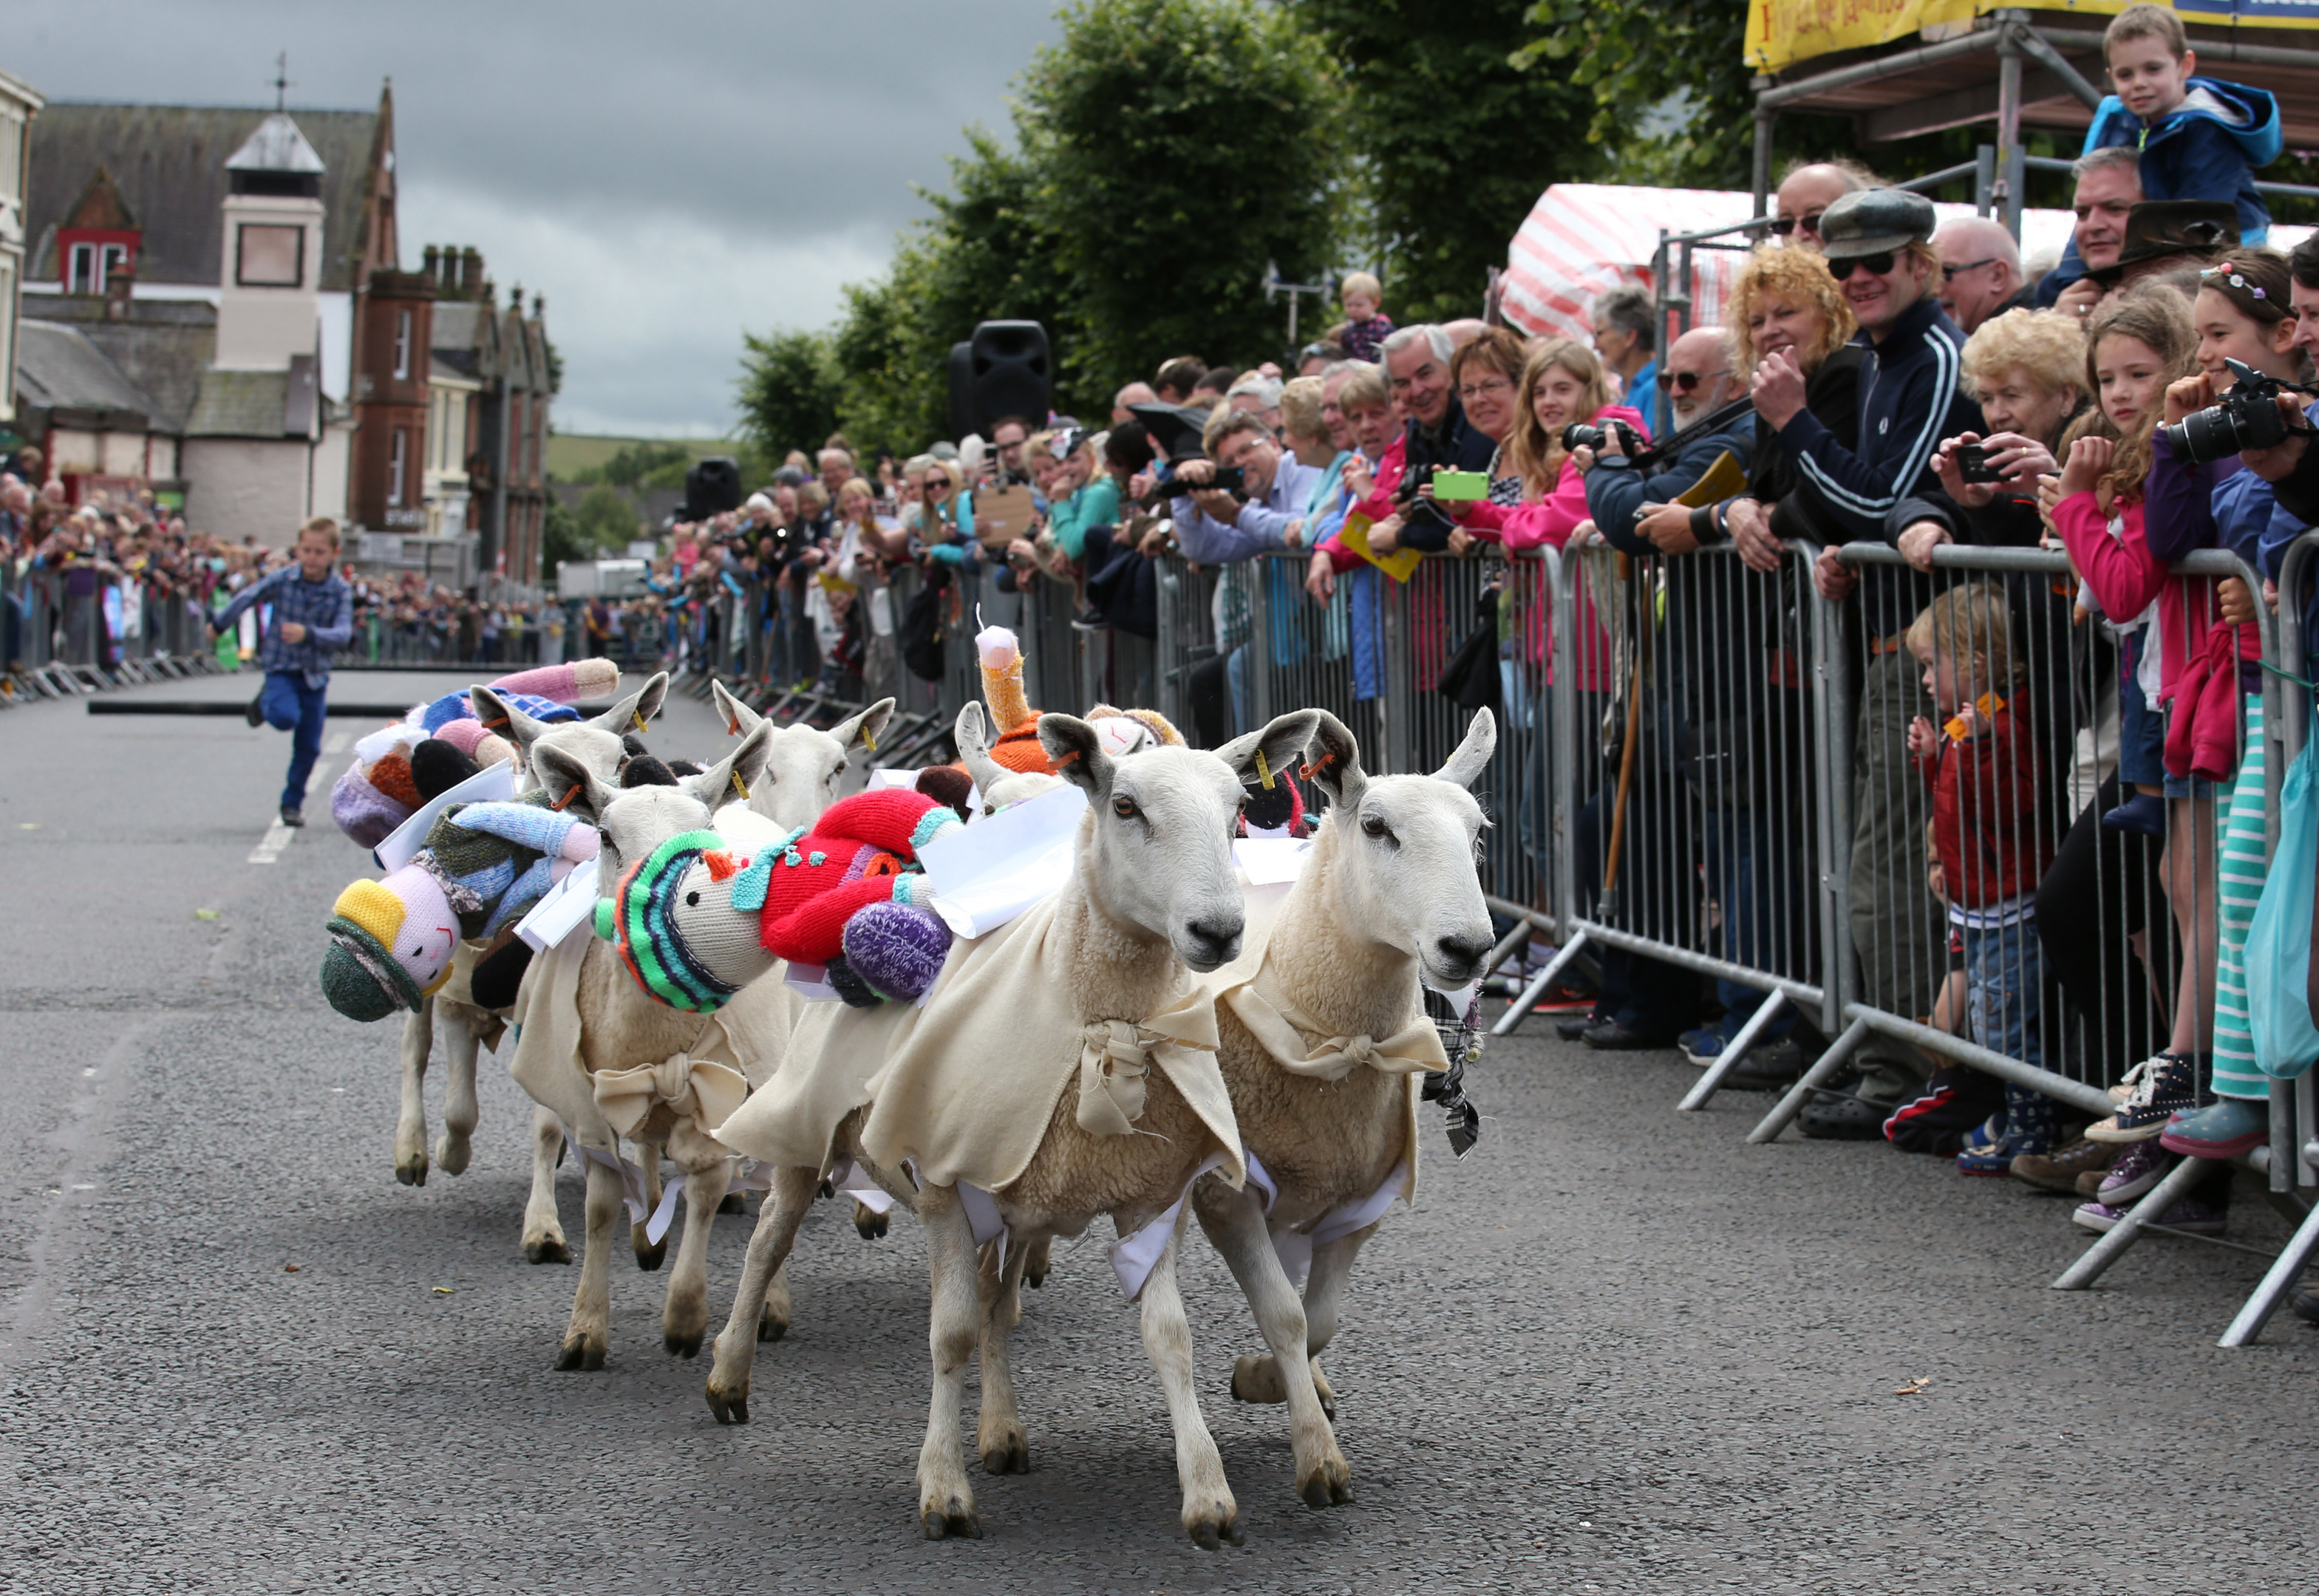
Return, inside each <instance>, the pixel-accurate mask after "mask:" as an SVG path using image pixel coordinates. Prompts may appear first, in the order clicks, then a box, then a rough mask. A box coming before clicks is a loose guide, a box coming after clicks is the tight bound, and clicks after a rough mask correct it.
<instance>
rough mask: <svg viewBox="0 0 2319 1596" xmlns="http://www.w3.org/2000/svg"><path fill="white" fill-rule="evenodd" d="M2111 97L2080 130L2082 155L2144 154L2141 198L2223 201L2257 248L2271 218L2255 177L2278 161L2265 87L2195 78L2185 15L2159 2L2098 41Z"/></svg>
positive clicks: (2274, 112)
mask: <svg viewBox="0 0 2319 1596" xmlns="http://www.w3.org/2000/svg"><path fill="white" fill-rule="evenodd" d="M2102 54H2103V56H2104V57H2105V58H2106V59H2107V61H2108V63H2109V78H2110V83H2111V85H2112V86H2114V87H2115V88H2116V91H2117V92H2116V94H2113V95H2107V97H2105V98H2104V99H2103V101H2102V103H2101V104H2100V105H2099V106H2098V107H2096V109H2095V111H2094V120H2093V125H2092V126H2090V127H2089V128H2088V129H2087V130H2086V149H2089V150H2090V149H2101V148H2102V147H2104V146H2105V145H2112V144H2116V145H2125V146H2126V147H2127V148H2129V149H2138V150H2140V151H2141V152H2142V193H2143V198H2144V199H2152V200H2229V201H2232V202H2233V203H2235V204H2236V205H2237V206H2238V208H2239V241H2240V242H2241V243H2242V244H2249V245H2253V244H2260V243H2261V242H2262V241H2263V239H2264V238H2265V237H2266V236H2267V235H2268V234H2269V230H2270V212H2269V210H2267V209H2266V208H2265V207H2264V205H2263V203H2262V196H2261V195H2260V194H2257V193H2256V192H2255V186H2254V174H2255V170H2256V169H2257V168H2258V167H2267V166H2269V164H2270V163H2271V162H2272V161H2274V160H2277V159H2278V152H2279V148H2280V145H2281V143H2282V136H2281V134H2280V131H2279V122H2278V100H2276V99H2275V98H2273V97H2272V96H2271V95H2270V94H2269V91H2268V90H2265V89H2259V88H2249V87H2247V86H2245V85H2243V84H2236V83H2224V81H2222V79H2220V78H2217V77H2196V76H2194V74H2195V73H2196V72H2197V67H2198V58H2197V52H2196V51H2194V50H2191V48H2190V41H2189V37H2188V35H2187V34H2185V33H2184V32H2183V31H2182V23H2181V19H2180V18H2179V17H2177V16H2176V15H2175V14H2174V13H2173V12H2172V11H2171V10H2170V9H2169V8H2168V7H2166V6H2163V5H2129V6H2127V7H2126V8H2125V10H2124V11H2121V12H2119V13H2118V14H2117V15H2116V17H2115V18H2114V19H2112V21H2111V23H2110V25H2109V27H2108V30H2107V32H2104V33H2103V35H2102Z"/></svg>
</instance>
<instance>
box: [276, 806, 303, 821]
mask: <svg viewBox="0 0 2319 1596" xmlns="http://www.w3.org/2000/svg"><path fill="white" fill-rule="evenodd" d="M282 824H283V825H305V824H306V811H305V810H303V809H293V808H292V807H290V806H289V805H287V804H284V805H283V806H282Z"/></svg>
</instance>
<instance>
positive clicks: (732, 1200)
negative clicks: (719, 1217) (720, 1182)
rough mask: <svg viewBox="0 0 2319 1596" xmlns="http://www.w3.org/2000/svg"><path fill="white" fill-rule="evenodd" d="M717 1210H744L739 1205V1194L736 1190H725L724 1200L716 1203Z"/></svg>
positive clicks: (735, 1211)
mask: <svg viewBox="0 0 2319 1596" xmlns="http://www.w3.org/2000/svg"><path fill="white" fill-rule="evenodd" d="M743 1212H744V1209H743V1208H742V1206H741V1194H740V1193H738V1192H726V1194H725V1200H724V1201H723V1202H722V1203H719V1204H717V1213H743Z"/></svg>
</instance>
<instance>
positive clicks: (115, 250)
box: [65, 244, 129, 293]
mask: <svg viewBox="0 0 2319 1596" xmlns="http://www.w3.org/2000/svg"><path fill="white" fill-rule="evenodd" d="M128 264H129V246H127V245H126V244H75V245H74V246H73V247H72V249H71V251H70V252H69V253H68V256H67V257H66V269H65V292H66V293H104V283H105V279H106V278H107V277H110V276H111V275H113V267H115V266H127V265H128Z"/></svg>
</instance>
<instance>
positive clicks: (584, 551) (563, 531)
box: [539, 493, 596, 571]
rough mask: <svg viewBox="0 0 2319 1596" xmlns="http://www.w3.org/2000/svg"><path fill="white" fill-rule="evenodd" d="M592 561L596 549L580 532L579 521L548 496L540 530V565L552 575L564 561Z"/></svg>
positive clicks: (558, 501)
mask: <svg viewBox="0 0 2319 1596" xmlns="http://www.w3.org/2000/svg"><path fill="white" fill-rule="evenodd" d="M595 557H596V549H595V546H594V545H592V544H591V543H590V542H589V541H588V537H587V535H586V534H585V533H583V532H582V531H581V530H580V518H578V517H577V516H575V515H573V513H572V511H571V510H570V509H568V508H567V507H566V506H565V504H564V500H561V499H558V498H556V497H555V495H554V494H553V493H551V494H549V495H548V498H547V514H546V518H545V520H544V521H543V522H542V524H541V527H540V536H539V560H540V564H541V565H542V566H543V567H544V568H545V569H546V570H549V571H553V570H555V567H556V566H557V565H558V564H562V563H563V562H564V561H567V560H592V559H594V558H595Z"/></svg>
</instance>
